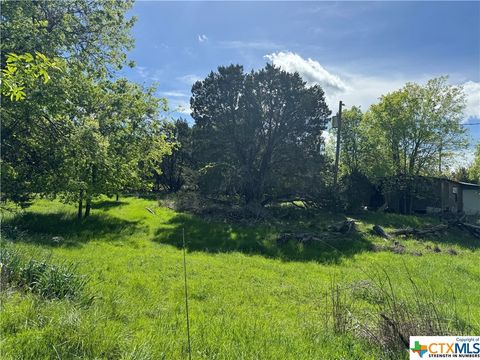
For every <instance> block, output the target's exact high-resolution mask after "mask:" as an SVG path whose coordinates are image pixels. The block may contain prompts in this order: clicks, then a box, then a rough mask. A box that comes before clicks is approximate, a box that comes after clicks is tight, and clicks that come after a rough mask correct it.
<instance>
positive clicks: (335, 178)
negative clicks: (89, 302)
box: [333, 100, 345, 198]
mask: <svg viewBox="0 0 480 360" xmlns="http://www.w3.org/2000/svg"><path fill="white" fill-rule="evenodd" d="M342 106H345V104H344V103H343V102H342V101H341V100H340V101H339V103H338V115H337V117H336V118H337V148H336V149H335V170H334V173H333V189H334V191H335V198H336V197H337V195H338V194H337V193H338V190H337V182H338V161H339V158H340V135H341V134H340V133H341V131H342Z"/></svg>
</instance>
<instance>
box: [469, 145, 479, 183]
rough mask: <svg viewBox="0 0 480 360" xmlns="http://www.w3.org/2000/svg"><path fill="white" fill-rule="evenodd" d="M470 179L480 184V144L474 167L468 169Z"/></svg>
mask: <svg viewBox="0 0 480 360" xmlns="http://www.w3.org/2000/svg"><path fill="white" fill-rule="evenodd" d="M468 175H469V176H470V179H471V180H473V181H475V182H477V183H479V184H480V144H477V147H476V150H475V158H474V160H473V164H472V166H470V168H469V169H468Z"/></svg>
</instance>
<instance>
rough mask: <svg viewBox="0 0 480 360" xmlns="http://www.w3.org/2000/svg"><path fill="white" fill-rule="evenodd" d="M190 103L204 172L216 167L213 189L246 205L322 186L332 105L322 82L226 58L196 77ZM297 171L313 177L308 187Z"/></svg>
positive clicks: (197, 151) (199, 160)
mask: <svg viewBox="0 0 480 360" xmlns="http://www.w3.org/2000/svg"><path fill="white" fill-rule="evenodd" d="M190 103H191V108H192V110H193V113H192V117H193V118H194V120H195V125H194V128H193V131H194V147H195V155H196V161H197V162H198V164H199V167H200V172H201V173H202V174H204V175H205V176H210V175H209V173H211V172H212V171H214V172H220V173H221V175H222V177H223V179H222V178H219V177H218V176H216V175H211V178H216V180H217V181H218V184H216V185H214V186H213V187H214V189H215V190H216V193H217V194H219V193H224V194H225V195H235V194H238V195H239V196H241V197H242V199H243V200H244V201H245V203H247V204H249V203H261V202H263V201H265V199H266V198H268V197H271V198H275V197H279V196H283V195H285V194H286V192H288V193H289V194H298V193H302V192H306V191H308V189H312V188H315V187H320V186H321V182H322V180H323V179H322V169H323V164H324V159H323V157H322V156H321V155H320V151H319V150H320V147H321V145H322V142H323V139H322V137H321V136H320V135H321V133H322V131H323V130H324V129H325V124H326V121H327V116H328V115H329V114H330V111H329V110H328V108H327V105H326V103H325V98H324V93H323V90H322V89H321V88H320V87H319V86H313V87H310V88H308V87H307V86H306V83H305V82H304V81H303V80H302V79H301V78H300V76H299V75H298V74H290V73H287V72H285V71H281V70H280V69H278V68H275V67H274V66H271V65H267V66H266V67H265V68H263V69H261V70H258V71H252V72H251V73H248V74H246V73H244V71H243V68H242V67H241V66H235V65H231V66H228V67H219V68H218V72H215V73H214V72H212V73H210V74H209V75H208V76H207V77H206V78H205V79H204V80H203V81H199V82H197V83H195V84H194V85H193V88H192V98H191V101H190ZM298 159H302V161H301V162H299V161H298ZM301 177H310V180H312V181H309V182H308V187H307V188H303V187H302V186H301V185H302V183H301V182H299V181H297V180H299V179H300V178H301ZM313 180H314V181H313ZM208 183H209V185H213V183H212V182H211V181H208ZM292 185H293V186H292Z"/></svg>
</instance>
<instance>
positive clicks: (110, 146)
mask: <svg viewBox="0 0 480 360" xmlns="http://www.w3.org/2000/svg"><path fill="white" fill-rule="evenodd" d="M131 5H132V1H107V0H101V1H89V0H69V1H63V2H52V1H34V2H27V1H19V2H8V1H3V2H2V14H1V18H2V22H1V25H0V26H1V28H0V30H1V32H2V42H1V44H0V49H1V67H2V69H5V71H6V72H8V74H7V73H6V72H3V73H4V76H7V78H8V76H10V78H13V79H14V80H15V81H16V82H13V90H12V89H10V90H8V87H6V88H5V89H6V90H5V91H9V92H8V95H9V96H8V97H7V98H4V99H2V100H3V101H2V109H1V116H2V134H1V136H2V145H1V146H2V174H1V175H2V197H3V198H4V199H10V200H14V201H17V202H25V201H27V200H28V199H29V197H30V196H31V194H43V195H56V194H58V193H62V194H64V196H65V197H66V199H73V198H75V199H76V200H80V201H83V200H85V201H86V203H87V205H86V206H87V209H86V214H87V215H88V213H89V211H90V210H89V209H90V203H91V198H92V197H94V196H96V195H97V194H100V193H107V194H112V193H115V192H117V193H118V192H119V191H121V190H124V189H128V188H141V187H142V186H144V185H145V184H144V183H143V174H141V173H142V172H144V171H147V170H146V169H149V170H148V171H151V168H152V166H153V164H154V163H155V162H156V163H158V161H159V159H160V158H161V156H162V155H163V154H164V152H165V151H167V150H166V149H167V147H166V146H165V141H164V136H163V135H162V134H161V122H160V120H159V119H158V110H159V109H160V110H161V109H164V108H165V107H166V102H165V101H164V100H162V99H157V98H155V97H154V96H153V89H143V88H141V87H139V86H138V85H135V84H132V83H130V82H128V81H126V80H121V79H120V80H117V81H113V80H112V78H113V77H114V76H115V71H116V70H118V69H120V68H121V67H122V66H124V65H125V64H126V52H127V51H128V50H130V49H131V48H132V47H133V38H132V37H131V35H130V29H131V27H132V26H133V23H134V21H135V19H134V18H127V15H126V11H127V10H128V9H129V8H130V7H131ZM9 54H11V55H9ZM13 54H23V55H20V56H17V55H15V56H17V57H16V58H15V60H14V61H12V60H9V59H10V58H11V57H10V58H9V56H13ZM28 54H35V56H33V55H32V57H30V56H29V55H28ZM39 54H41V55H39ZM32 58H33V59H32ZM57 62H58V63H61V64H62V71H61V72H59V71H49V70H52V69H53V68H54V67H56V65H57ZM9 64H10V65H9ZM16 65H21V66H16ZM53 70H55V69H53ZM38 76H40V77H41V79H43V80H47V79H51V80H50V81H48V82H45V81H32V78H33V80H34V79H35V78H38ZM4 84H5V83H2V91H3V89H4V87H3V85H4ZM5 85H8V84H5ZM23 87H26V88H28V94H27V95H28V96H27V97H25V98H24V99H23V101H19V102H15V103H14V101H15V100H16V99H18V100H19V99H20V98H21V97H23V96H24V95H23V93H22V91H23V90H24V89H22V88H23ZM12 92H13V93H14V96H13V97H12V99H10V96H11V94H12ZM167 152H168V151H167ZM80 207H81V206H80Z"/></svg>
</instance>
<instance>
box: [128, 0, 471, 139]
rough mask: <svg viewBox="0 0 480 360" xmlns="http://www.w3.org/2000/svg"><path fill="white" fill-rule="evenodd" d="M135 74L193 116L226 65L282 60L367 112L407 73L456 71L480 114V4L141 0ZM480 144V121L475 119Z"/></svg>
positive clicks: (419, 78) (455, 80) (417, 76)
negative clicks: (211, 77) (200, 85)
mask: <svg viewBox="0 0 480 360" xmlns="http://www.w3.org/2000/svg"><path fill="white" fill-rule="evenodd" d="M130 14H131V15H135V16H137V17H138V21H137V23H136V25H135V27H134V30H133V34H134V37H135V39H136V47H135V49H134V50H133V51H132V52H131V53H130V58H131V59H132V60H135V61H136V64H137V67H136V68H134V69H126V70H124V75H126V76H127V77H128V78H130V79H132V80H134V81H137V82H141V83H145V84H151V83H152V82H156V83H157V84H158V94H159V95H161V96H164V97H167V98H168V99H169V103H170V105H171V108H172V109H174V110H177V111H175V112H174V113H173V115H176V116H179V115H182V113H183V116H184V117H187V118H188V112H189V109H188V101H189V94H190V88H191V85H192V83H193V82H194V81H195V80H198V79H201V78H202V77H204V76H205V75H207V74H208V73H209V72H210V71H212V70H215V69H216V68H217V67H218V66H219V65H228V64H230V63H238V64H242V65H244V67H245V68H246V69H247V70H249V69H251V68H260V67H262V66H264V65H265V63H266V62H267V61H268V62H273V63H274V64H276V65H278V66H280V67H282V68H284V69H285V70H287V71H298V72H299V73H300V74H301V75H302V76H304V78H305V80H307V81H308V82H310V83H320V84H321V85H322V86H323V87H324V89H325V91H326V95H327V100H328V103H329V104H330V105H331V107H333V106H335V105H334V104H337V103H338V100H343V101H344V102H345V103H346V104H347V106H351V105H357V106H358V105H360V106H361V107H362V109H363V110H367V109H368V106H369V105H370V104H372V103H374V102H376V100H377V99H378V97H379V96H380V95H382V94H384V93H387V92H389V91H392V90H395V89H398V88H400V87H401V86H403V85H404V84H405V82H407V81H415V82H419V83H423V82H425V81H426V80H428V79H429V78H432V77H435V76H439V75H449V76H450V82H451V83H452V84H463V85H464V87H465V91H466V93H467V101H468V104H467V109H466V114H465V117H466V120H465V121H466V122H467V123H469V122H470V123H473V122H480V2H156V1H138V2H137V3H136V4H135V5H134V7H133V9H132V10H131V11H130ZM468 128H469V129H470V132H471V136H472V140H473V142H475V143H476V142H479V141H480V126H468Z"/></svg>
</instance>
